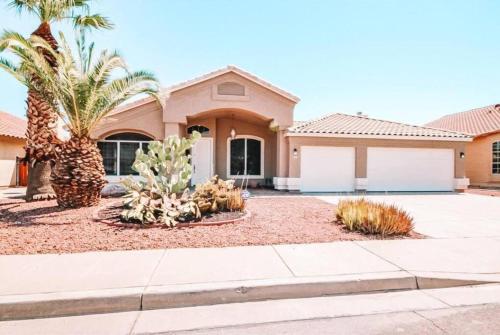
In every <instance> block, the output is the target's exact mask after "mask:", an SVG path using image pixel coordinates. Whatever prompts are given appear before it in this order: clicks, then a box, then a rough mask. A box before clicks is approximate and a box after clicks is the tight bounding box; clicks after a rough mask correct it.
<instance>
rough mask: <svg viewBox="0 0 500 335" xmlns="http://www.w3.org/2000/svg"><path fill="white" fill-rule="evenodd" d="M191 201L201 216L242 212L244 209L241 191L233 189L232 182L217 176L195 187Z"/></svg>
mask: <svg viewBox="0 0 500 335" xmlns="http://www.w3.org/2000/svg"><path fill="white" fill-rule="evenodd" d="M193 201H194V202H196V204H197V205H198V207H199V209H200V212H201V213H202V214H206V213H216V212H224V211H242V210H243V209H244V208H245V202H244V200H243V197H242V194H241V189H239V188H235V187H234V180H223V179H220V178H219V177H218V176H214V177H212V178H211V179H210V180H209V181H207V182H206V183H203V184H198V185H196V189H195V191H194V194H193Z"/></svg>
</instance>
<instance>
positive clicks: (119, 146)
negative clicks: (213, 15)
mask: <svg viewBox="0 0 500 335" xmlns="http://www.w3.org/2000/svg"><path fill="white" fill-rule="evenodd" d="M152 140H153V139H152V138H150V137H149V136H146V135H142V134H136V133H120V134H115V135H111V136H108V137H106V138H105V139H104V140H102V141H99V142H97V147H98V148H99V150H100V151H101V155H102V159H103V163H104V170H105V171H106V175H107V176H128V175H138V173H137V172H135V171H134V170H132V164H133V163H134V161H135V152H136V151H137V149H139V148H141V149H142V150H147V147H148V143H149V142H150V141H152Z"/></svg>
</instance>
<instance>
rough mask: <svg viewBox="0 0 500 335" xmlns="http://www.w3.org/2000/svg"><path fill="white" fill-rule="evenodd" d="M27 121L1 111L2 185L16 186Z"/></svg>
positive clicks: (0, 151) (0, 154)
mask: <svg viewBox="0 0 500 335" xmlns="http://www.w3.org/2000/svg"><path fill="white" fill-rule="evenodd" d="M25 131H26V121H25V120H23V119H21V118H18V117H16V116H14V115H11V114H8V113H5V112H2V111H0V171H1V173H0V187H6V186H14V185H16V179H17V158H22V157H24V155H25V153H24V149H23V147H24V145H25V143H26V140H25V135H24V133H25Z"/></svg>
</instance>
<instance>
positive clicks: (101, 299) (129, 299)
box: [0, 288, 143, 321]
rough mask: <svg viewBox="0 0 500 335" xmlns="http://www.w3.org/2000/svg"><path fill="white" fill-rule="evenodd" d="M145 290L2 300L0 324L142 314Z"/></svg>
mask: <svg viewBox="0 0 500 335" xmlns="http://www.w3.org/2000/svg"><path fill="white" fill-rule="evenodd" d="M142 292H143V288H123V289H106V290H96V291H72V292H57V293H42V294H26V295H6V296H0V321H4V320H17V319H32V318H47V317H56V316H68V315H84V314H99V313H113V312H126V311H138V310H140V309H141V299H142Z"/></svg>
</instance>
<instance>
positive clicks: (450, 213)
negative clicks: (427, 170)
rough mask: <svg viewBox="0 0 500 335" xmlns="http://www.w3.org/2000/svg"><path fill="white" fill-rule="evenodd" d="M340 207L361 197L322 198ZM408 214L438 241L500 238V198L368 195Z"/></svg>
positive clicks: (472, 195)
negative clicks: (343, 203)
mask: <svg viewBox="0 0 500 335" xmlns="http://www.w3.org/2000/svg"><path fill="white" fill-rule="evenodd" d="M317 197H318V198H319V199H321V200H324V201H327V202H329V203H332V204H336V203H337V202H338V201H339V199H343V198H356V197H359V196H339V195H321V196H317ZM364 197H365V198H367V199H370V200H374V201H381V202H385V203H389V204H396V205H397V206H399V207H401V208H403V209H405V210H406V211H408V212H409V213H410V214H411V215H412V216H413V218H414V219H415V230H416V231H417V232H419V233H421V234H424V235H427V236H429V237H434V238H456V237H500V197H489V196H483V195H475V194H452V193H449V194H404V195H401V194H392V195H365V196H364Z"/></svg>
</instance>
